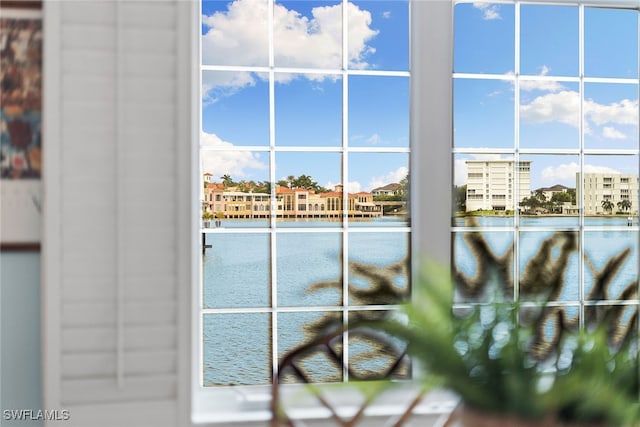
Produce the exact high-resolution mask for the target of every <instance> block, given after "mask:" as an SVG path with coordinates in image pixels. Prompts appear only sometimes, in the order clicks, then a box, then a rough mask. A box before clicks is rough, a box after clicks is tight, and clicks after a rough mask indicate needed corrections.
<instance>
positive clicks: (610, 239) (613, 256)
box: [584, 216, 638, 301]
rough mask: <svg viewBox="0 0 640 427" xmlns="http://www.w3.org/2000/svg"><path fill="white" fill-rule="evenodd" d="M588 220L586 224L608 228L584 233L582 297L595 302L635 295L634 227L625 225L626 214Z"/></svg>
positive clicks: (636, 267)
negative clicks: (583, 285)
mask: <svg viewBox="0 0 640 427" xmlns="http://www.w3.org/2000/svg"><path fill="white" fill-rule="evenodd" d="M587 219H589V221H586V225H589V226H591V225H596V224H598V225H600V226H602V225H604V226H607V227H611V229H607V230H606V231H598V230H588V231H585V233H584V253H585V262H584V283H585V298H586V299H587V300H596V301H600V300H627V299H630V298H634V299H635V298H637V295H636V292H637V281H638V231H637V229H632V228H631V227H628V226H627V217H625V216H622V217H613V218H611V217H609V218H587ZM614 227H615V228H614Z"/></svg>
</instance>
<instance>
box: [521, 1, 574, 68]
mask: <svg viewBox="0 0 640 427" xmlns="http://www.w3.org/2000/svg"><path fill="white" fill-rule="evenodd" d="M578 12H579V9H578V7H569V6H540V5H526V4H523V5H522V6H521V7H520V72H521V73H522V74H530V75H546V74H549V75H552V76H577V75H578V36H579V34H580V32H579V31H578V21H579V16H578Z"/></svg>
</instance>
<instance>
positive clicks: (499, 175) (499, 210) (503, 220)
mask: <svg viewBox="0 0 640 427" xmlns="http://www.w3.org/2000/svg"><path fill="white" fill-rule="evenodd" d="M514 165H515V162H514V161H513V159H508V158H503V156H501V155H491V154H483V155H477V156H472V155H456V157H455V162H454V173H455V188H454V191H455V193H454V197H455V199H454V202H455V203H454V210H455V216H454V225H456V226H465V227H474V226H484V227H486V226H491V227H508V226H513V212H514V209H516V208H517V203H515V201H516V197H517V194H518V192H517V191H516V190H517V183H516V178H515V177H516V171H515V167H514ZM517 173H518V174H519V175H520V190H521V191H520V195H521V199H522V198H524V197H525V195H526V194H529V192H530V186H531V184H530V162H527V161H524V160H522V161H520V164H519V167H518V172H517Z"/></svg>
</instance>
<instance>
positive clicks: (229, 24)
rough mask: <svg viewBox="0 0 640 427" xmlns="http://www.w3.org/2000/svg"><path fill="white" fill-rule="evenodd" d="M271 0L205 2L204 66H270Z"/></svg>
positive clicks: (203, 5)
mask: <svg viewBox="0 0 640 427" xmlns="http://www.w3.org/2000/svg"><path fill="white" fill-rule="evenodd" d="M267 11H268V1H267V0H235V1H233V2H229V1H228V0H223V1H214V0H203V1H202V64H203V65H236V66H237V65H253V66H268V65H269V28H268V21H267V19H268V16H269V14H268V13H267Z"/></svg>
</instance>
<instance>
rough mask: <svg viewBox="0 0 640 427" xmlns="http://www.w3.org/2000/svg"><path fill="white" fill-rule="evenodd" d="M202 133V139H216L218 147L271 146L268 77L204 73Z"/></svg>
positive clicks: (259, 74)
mask: <svg viewBox="0 0 640 427" xmlns="http://www.w3.org/2000/svg"><path fill="white" fill-rule="evenodd" d="M238 80H242V82H238ZM247 123H251V126H247ZM202 130H203V136H202V138H203V139H204V138H210V139H215V141H216V143H217V144H218V145H228V146H234V145H236V146H237V145H242V146H248V145H254V146H258V145H259V146H268V145H269V76H268V75H266V74H262V73H244V72H227V71H204V72H203V73H202ZM203 143H206V141H203Z"/></svg>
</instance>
